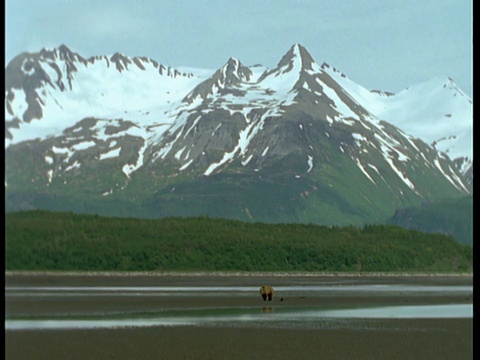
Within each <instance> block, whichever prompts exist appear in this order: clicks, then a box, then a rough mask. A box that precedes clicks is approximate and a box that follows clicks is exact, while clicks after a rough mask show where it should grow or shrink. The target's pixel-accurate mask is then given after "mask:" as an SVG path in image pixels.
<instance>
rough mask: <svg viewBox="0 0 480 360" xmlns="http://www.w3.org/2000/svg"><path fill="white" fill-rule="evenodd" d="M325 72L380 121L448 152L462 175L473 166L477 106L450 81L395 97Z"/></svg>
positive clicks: (424, 85) (331, 71)
mask: <svg viewBox="0 0 480 360" xmlns="http://www.w3.org/2000/svg"><path fill="white" fill-rule="evenodd" d="M322 68H323V69H324V70H325V71H327V72H328V73H329V74H330V75H331V76H332V77H333V78H334V79H335V81H337V82H338V83H339V84H340V85H341V86H342V87H343V88H344V89H345V90H346V91H347V92H348V93H349V94H350V95H351V96H352V97H353V98H354V99H355V100H356V101H358V102H359V103H361V104H362V105H363V106H364V107H365V108H366V109H368V111H369V112H370V113H372V114H375V116H376V117H377V118H379V119H382V120H385V121H388V122H389V123H391V124H393V125H395V126H398V127H399V128H401V129H402V130H403V131H405V132H406V133H408V134H410V135H412V136H415V137H418V138H420V139H422V140H425V141H427V142H428V143H429V144H430V145H432V146H433V147H435V148H436V149H437V150H439V151H442V152H445V153H446V154H448V156H449V157H450V158H451V159H452V160H456V161H457V162H458V163H459V167H460V169H461V172H462V173H465V172H466V171H467V170H468V168H469V167H471V166H472V164H473V132H472V130H473V102H472V99H470V98H469V97H468V96H467V95H466V94H465V93H464V92H463V91H462V90H461V89H460V88H459V87H458V86H457V85H456V84H455V82H454V81H453V79H451V78H450V77H436V78H433V79H430V80H428V81H426V82H424V83H421V84H417V85H414V86H411V87H408V88H406V89H404V90H403V91H401V92H399V93H398V94H393V93H385V92H382V91H369V90H367V89H365V88H364V87H362V86H360V85H358V84H356V83H354V82H353V81H351V80H350V79H349V78H348V77H346V76H345V75H344V74H342V73H340V72H339V71H338V70H335V69H333V68H331V67H329V66H328V65H323V66H322Z"/></svg>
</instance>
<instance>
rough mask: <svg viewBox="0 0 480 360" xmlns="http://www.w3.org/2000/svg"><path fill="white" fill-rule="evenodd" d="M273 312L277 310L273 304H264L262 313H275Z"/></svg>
mask: <svg viewBox="0 0 480 360" xmlns="http://www.w3.org/2000/svg"><path fill="white" fill-rule="evenodd" d="M273 312H275V310H274V308H273V307H271V306H264V307H263V308H262V314H268V313H273Z"/></svg>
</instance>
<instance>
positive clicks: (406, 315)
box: [5, 304, 473, 330]
mask: <svg viewBox="0 0 480 360" xmlns="http://www.w3.org/2000/svg"><path fill="white" fill-rule="evenodd" d="M253 310H254V309H252V311H251V312H244V311H243V312H241V313H238V311H236V310H235V309H232V310H231V312H230V313H228V312H227V313H225V312H223V313H222V314H208V315H205V314H197V315H194V314H193V315H192V314H190V315H185V314H183V315H182V314H177V316H161V317H154V318H130V319H93V320H69V319H60V320H6V322H5V329H6V330H48V329H100V328H123V327H149V326H186V325H197V326H203V325H213V326H225V325H228V326H234V325H235V324H241V323H243V324H245V323H285V322H288V323H290V324H291V326H294V325H296V326H299V325H300V326H301V325H302V324H304V325H308V323H311V322H318V321H322V320H329V319H343V320H349V319H412V318H418V319H429V318H472V317H473V305H472V304H461V305H460V304H457V305H420V306H388V307H375V308H358V309H337V310H318V309H310V310H290V311H285V312H282V313H275V312H274V309H273V307H264V308H262V311H261V313H258V312H254V311H253ZM266 315H268V316H266Z"/></svg>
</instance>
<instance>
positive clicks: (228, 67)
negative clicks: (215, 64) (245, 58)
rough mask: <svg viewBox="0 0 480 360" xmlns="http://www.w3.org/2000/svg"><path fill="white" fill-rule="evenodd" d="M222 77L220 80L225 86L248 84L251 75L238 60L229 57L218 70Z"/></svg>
mask: <svg viewBox="0 0 480 360" xmlns="http://www.w3.org/2000/svg"><path fill="white" fill-rule="evenodd" d="M220 71H221V74H222V75H223V76H222V78H223V79H222V80H223V82H224V83H225V85H235V84H238V83H240V82H248V81H250V79H251V77H252V75H253V73H252V71H251V70H250V69H249V68H248V67H246V66H244V65H243V64H242V63H241V62H240V60H238V59H235V58H234V57H231V58H230V59H228V61H227V63H226V64H225V65H223V67H222V68H221V69H220Z"/></svg>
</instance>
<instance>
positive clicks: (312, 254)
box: [5, 211, 472, 272]
mask: <svg viewBox="0 0 480 360" xmlns="http://www.w3.org/2000/svg"><path fill="white" fill-rule="evenodd" d="M5 223H6V229H5V234H6V240H5V250H6V255H5V264H6V270H57V271H64V270H68V271H325V272H342V271H348V272H356V271H362V272H386V271H387V272H388V271H394V272H398V271H402V272H470V271H471V270H472V247H471V246H468V245H462V244H459V243H458V242H456V241H455V239H454V238H453V237H451V236H447V235H441V234H427V233H422V232H420V231H416V230H406V229H403V228H400V227H397V226H393V225H369V226H364V227H363V228H357V227H353V226H349V227H335V226H334V227H326V226H319V225H311V224H309V225H306V224H265V223H245V222H241V221H236V220H225V219H213V218H208V217H199V218H166V219H158V220H148V219H131V218H128V219H126V218H109V217H101V216H96V215H77V214H73V213H58V212H48V211H27V212H16V213H7V214H6V216H5Z"/></svg>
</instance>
